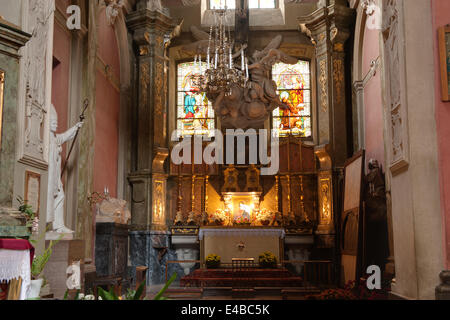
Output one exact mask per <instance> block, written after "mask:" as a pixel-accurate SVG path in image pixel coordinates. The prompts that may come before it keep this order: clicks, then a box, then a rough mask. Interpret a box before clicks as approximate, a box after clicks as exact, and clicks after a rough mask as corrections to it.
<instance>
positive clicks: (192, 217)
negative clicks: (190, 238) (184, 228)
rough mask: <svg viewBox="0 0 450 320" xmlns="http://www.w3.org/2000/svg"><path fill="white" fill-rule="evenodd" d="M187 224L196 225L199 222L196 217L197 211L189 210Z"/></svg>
mask: <svg viewBox="0 0 450 320" xmlns="http://www.w3.org/2000/svg"><path fill="white" fill-rule="evenodd" d="M187 224H188V226H195V225H196V224H197V222H196V219H195V212H193V211H191V212H189V216H188V219H187Z"/></svg>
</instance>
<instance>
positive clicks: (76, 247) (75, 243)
mask: <svg viewBox="0 0 450 320" xmlns="http://www.w3.org/2000/svg"><path fill="white" fill-rule="evenodd" d="M49 245H50V241H49V240H47V241H46V244H45V246H46V247H48V246H49ZM84 246H85V243H84V240H60V241H59V242H58V243H57V244H55V245H54V246H53V248H52V255H51V257H50V259H49V261H48V263H47V265H46V266H45V268H44V276H45V278H46V279H47V281H48V282H49V283H50V288H51V291H52V293H53V294H54V297H55V298H56V299H63V298H64V294H65V292H66V290H67V289H68V288H67V279H68V278H69V276H75V277H79V279H77V280H79V283H80V290H83V283H84ZM77 262H79V263H80V270H79V271H80V273H79V274H78V272H77V270H75V271H74V270H72V271H71V273H72V275H69V274H68V273H67V269H68V267H69V266H71V265H72V264H73V263H77ZM75 290H76V289H75Z"/></svg>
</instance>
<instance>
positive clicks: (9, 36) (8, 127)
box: [0, 19, 31, 236]
mask: <svg viewBox="0 0 450 320" xmlns="http://www.w3.org/2000/svg"><path fill="white" fill-rule="evenodd" d="M5 22H6V21H3V20H1V19H0V66H1V70H0V163H1V166H0V225H2V226H3V227H4V228H5V230H6V226H8V229H10V232H11V234H10V235H11V236H14V235H17V234H16V232H17V230H16V229H17V226H23V225H24V221H23V219H22V218H21V217H17V216H18V212H17V211H16V210H14V209H13V208H12V206H13V200H14V196H13V194H14V166H15V161H16V135H15V134H14V133H15V132H16V130H17V117H18V115H17V109H18V108H17V106H18V94H17V92H18V86H19V60H20V54H19V49H20V48H21V47H23V46H24V45H25V44H26V43H27V41H28V40H29V39H30V38H31V35H30V34H27V33H24V32H22V31H21V30H18V29H16V28H15V27H13V26H10V25H9V24H5ZM22 229H24V228H22ZM5 230H3V229H2V232H6V231H5ZM26 231H27V230H22V231H21V232H24V233H25V232H26ZM2 232H0V236H1V235H3V236H5V235H6V234H2ZM20 235H21V236H22V235H23V234H20Z"/></svg>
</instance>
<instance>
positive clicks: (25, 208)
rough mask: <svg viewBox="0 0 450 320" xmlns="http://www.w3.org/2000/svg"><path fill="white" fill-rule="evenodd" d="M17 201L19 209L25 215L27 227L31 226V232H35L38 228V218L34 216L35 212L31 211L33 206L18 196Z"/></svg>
mask: <svg viewBox="0 0 450 320" xmlns="http://www.w3.org/2000/svg"><path fill="white" fill-rule="evenodd" d="M17 201H18V202H19V211H20V212H22V213H23V214H25V215H26V217H27V224H26V226H27V227H28V228H31V233H32V234H36V233H37V232H38V229H39V219H38V217H37V216H36V213H35V212H34V211H33V207H32V206H30V205H29V204H28V202H27V201H26V200H23V198H22V197H18V198H17Z"/></svg>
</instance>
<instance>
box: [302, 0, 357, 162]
mask: <svg viewBox="0 0 450 320" xmlns="http://www.w3.org/2000/svg"><path fill="white" fill-rule="evenodd" d="M345 2H346V1H341V0H331V1H330V0H327V1H322V2H321V3H320V5H319V6H318V7H319V9H317V10H316V11H314V12H313V13H311V14H310V15H309V16H304V17H300V18H298V21H299V23H300V24H301V25H304V26H305V27H306V28H307V29H309V30H310V32H311V37H312V40H313V42H314V43H315V47H316V65H317V77H316V78H317V88H318V90H317V101H318V103H317V106H318V107H317V109H318V110H317V111H318V112H317V115H318V144H319V145H323V144H329V145H330V147H331V152H330V156H331V158H332V161H333V165H334V166H342V165H343V164H344V163H345V160H346V159H347V158H348V157H349V154H348V146H347V134H346V132H347V127H346V123H347V107H346V106H347V102H348V101H347V100H348V97H347V96H346V83H345V79H346V77H345V70H346V66H345V50H344V48H345V43H346V41H347V39H348V38H349V36H350V32H351V31H350V30H351V25H352V23H353V20H354V18H355V11H354V9H350V8H348V7H347V6H346V4H345Z"/></svg>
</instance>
